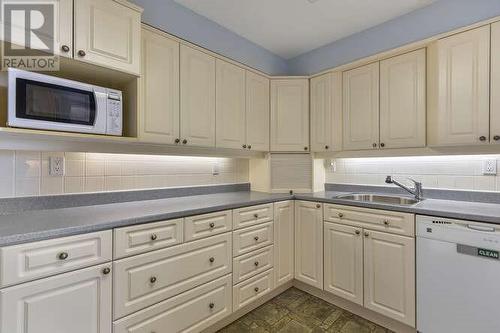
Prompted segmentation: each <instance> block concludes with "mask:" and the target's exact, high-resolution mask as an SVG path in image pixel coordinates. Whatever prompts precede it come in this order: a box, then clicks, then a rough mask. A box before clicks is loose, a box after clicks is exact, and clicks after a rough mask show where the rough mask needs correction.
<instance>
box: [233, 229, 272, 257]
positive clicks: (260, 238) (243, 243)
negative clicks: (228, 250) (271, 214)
mask: <svg viewBox="0 0 500 333" xmlns="http://www.w3.org/2000/svg"><path fill="white" fill-rule="evenodd" d="M272 243H273V223H272V222H268V223H263V224H259V225H255V226H253V227H248V228H245V229H240V230H235V231H233V256H235V257H237V256H240V255H242V254H245V253H248V252H251V251H253V250H257V249H260V248H261V247H264V246H268V245H271V244H272Z"/></svg>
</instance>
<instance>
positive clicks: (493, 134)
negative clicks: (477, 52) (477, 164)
mask: <svg viewBox="0 0 500 333" xmlns="http://www.w3.org/2000/svg"><path fill="white" fill-rule="evenodd" d="M499 54H500V22H496V23H494V24H492V25H491V111H490V112H491V113H490V140H491V142H492V143H496V144H500V57H499V56H498V55H499Z"/></svg>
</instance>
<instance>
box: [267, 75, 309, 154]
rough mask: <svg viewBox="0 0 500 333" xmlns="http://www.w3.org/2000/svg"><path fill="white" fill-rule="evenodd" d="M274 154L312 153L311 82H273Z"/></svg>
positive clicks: (272, 137) (294, 80)
mask: <svg viewBox="0 0 500 333" xmlns="http://www.w3.org/2000/svg"><path fill="white" fill-rule="evenodd" d="M271 150H272V151H302V152H303V151H309V82H308V80H307V79H289V80H271Z"/></svg>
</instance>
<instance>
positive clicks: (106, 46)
mask: <svg viewBox="0 0 500 333" xmlns="http://www.w3.org/2000/svg"><path fill="white" fill-rule="evenodd" d="M141 13H142V9H140V8H139V7H137V6H135V5H133V4H131V3H129V2H125V1H113V0H104V1H103V0H78V1H74V39H73V41H74V58H75V59H78V60H80V61H83V62H88V63H92V64H96V65H99V66H103V67H108V68H113V69H117V70H120V71H124V72H128V73H132V74H135V75H139V74H140V69H141V62H140V54H141Z"/></svg>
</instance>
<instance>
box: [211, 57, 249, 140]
mask: <svg viewBox="0 0 500 333" xmlns="http://www.w3.org/2000/svg"><path fill="white" fill-rule="evenodd" d="M216 68H217V72H216V89H215V91H216V95H217V96H216V110H217V111H216V115H217V120H216V124H217V126H216V138H217V140H216V146H217V147H220V148H236V149H241V148H244V147H243V146H244V145H245V107H246V106H245V104H246V101H245V94H246V88H245V84H246V78H245V70H244V69H243V68H241V67H238V66H235V65H233V64H230V63H228V62H226V61H224V60H220V59H217V61H216Z"/></svg>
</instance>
